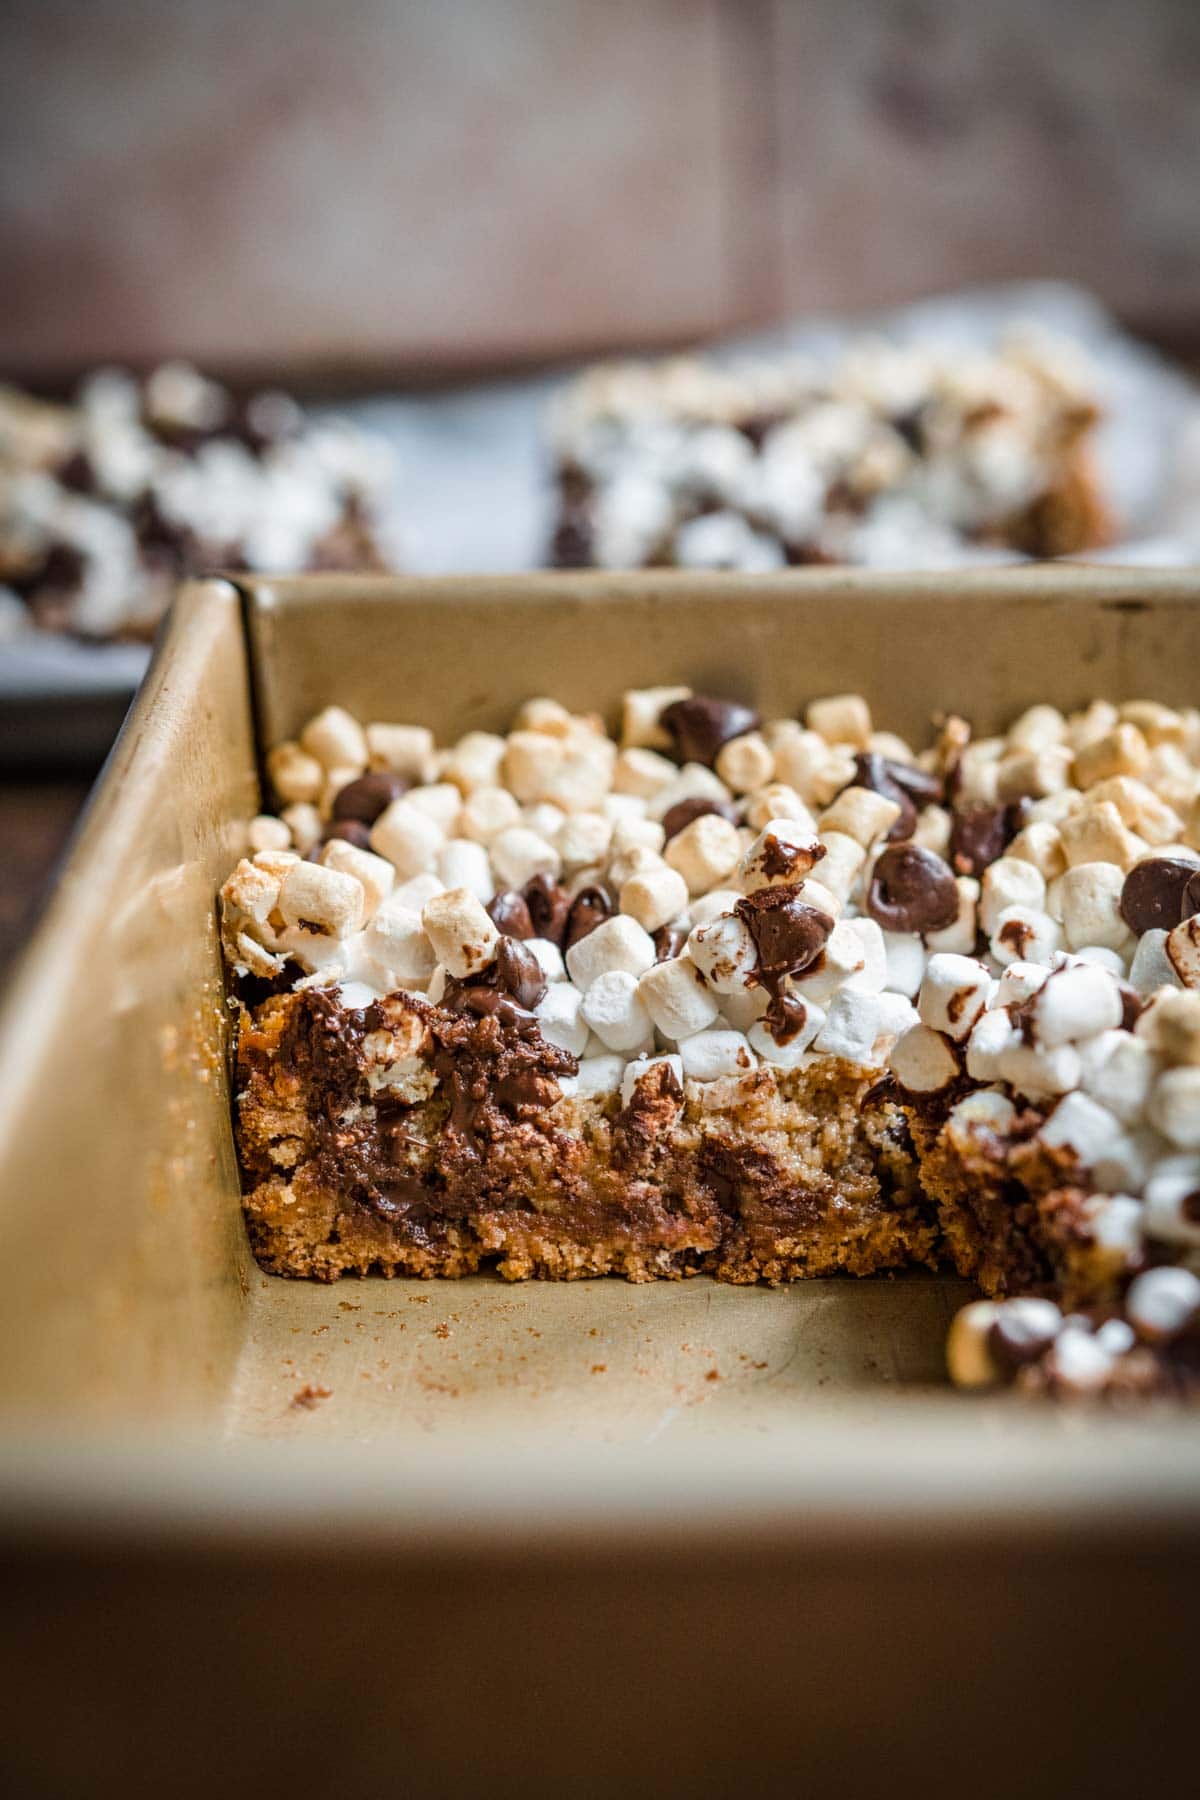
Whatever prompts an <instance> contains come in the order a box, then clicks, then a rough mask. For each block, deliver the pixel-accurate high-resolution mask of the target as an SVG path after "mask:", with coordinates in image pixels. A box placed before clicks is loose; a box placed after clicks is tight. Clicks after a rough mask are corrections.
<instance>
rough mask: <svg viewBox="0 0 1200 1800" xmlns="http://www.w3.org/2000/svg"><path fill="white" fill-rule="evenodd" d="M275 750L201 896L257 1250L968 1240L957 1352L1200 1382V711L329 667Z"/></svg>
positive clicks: (524, 1267) (312, 1255) (933, 1257)
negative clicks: (893, 719)
mask: <svg viewBox="0 0 1200 1800" xmlns="http://www.w3.org/2000/svg"><path fill="white" fill-rule="evenodd" d="M267 771H268V776H269V780H270V783H271V786H272V788H273V791H274V798H275V802H276V804H277V806H278V808H279V811H278V812H277V813H264V814H262V815H260V816H259V817H257V818H256V819H255V820H253V822H252V823H251V824H250V826H249V830H248V844H247V849H248V854H247V855H246V856H245V857H244V858H243V859H242V860H241V861H240V862H239V863H238V865H237V867H236V868H235V869H234V871H233V872H232V873H231V875H230V876H229V879H228V880H227V881H226V883H225V885H224V888H223V890H222V896H221V899H222V940H223V945H224V951H225V957H226V961H227V965H228V968H229V970H230V974H231V980H232V983H233V994H232V997H231V998H232V1004H233V1005H234V1006H235V1008H236V1011H237V1016H238V1022H239V1024H238V1045H237V1061H238V1075H237V1112H238V1118H237V1135H238V1145H239V1151H240V1156H241V1161H242V1168H243V1175H244V1203H245V1213H246V1219H247V1223H248V1228H249V1232H250V1238H251V1243H252V1245H253V1248H254V1251H255V1254H256V1256H257V1258H258V1260H259V1262H260V1263H261V1265H262V1266H263V1267H264V1268H265V1269H267V1270H270V1271H272V1272H275V1273H277V1274H284V1275H296V1276H311V1277H316V1278H318V1279H321V1280H332V1279H334V1278H336V1277H338V1276H340V1275H343V1274H359V1275H364V1274H369V1273H382V1274H385V1275H394V1274H412V1275H421V1276H437V1275H449V1276H457V1275H463V1274H467V1273H470V1272H472V1271H475V1270H478V1269H481V1268H489V1269H495V1270H497V1271H498V1272H499V1273H500V1274H501V1275H502V1276H505V1277H508V1278H512V1279H516V1278H522V1277H527V1276H537V1277H547V1278H574V1277H580V1276H591V1275H601V1274H610V1273H611V1274H620V1275H624V1276H627V1277H629V1278H631V1279H636V1280H648V1279H653V1278H656V1277H676V1278H678V1277H683V1276H688V1275H692V1274H696V1273H707V1274H710V1275H713V1276H715V1277H717V1278H718V1279H721V1280H724V1281H730V1282H754V1281H760V1280H761V1281H768V1282H781V1281H787V1280H791V1279H794V1278H797V1277H802V1276H812V1275H829V1274H834V1273H844V1274H848V1275H868V1274H874V1273H878V1272H880V1271H885V1270H896V1269H902V1268H906V1267H911V1266H914V1265H923V1266H927V1267H935V1266H937V1265H939V1264H944V1263H949V1264H952V1265H953V1267H954V1268H955V1269H956V1270H957V1271H958V1272H959V1273H960V1274H961V1275H963V1276H966V1277H969V1278H971V1279H972V1280H973V1281H975V1282H976V1283H977V1284H978V1287H979V1289H980V1291H981V1294H982V1295H983V1298H982V1299H980V1300H979V1301H976V1302H974V1303H973V1304H972V1305H970V1306H968V1307H967V1308H966V1310H965V1311H964V1312H963V1313H961V1314H960V1315H959V1317H958V1319H957V1320H956V1321H955V1324H954V1327H953V1330H952V1333H951V1338H950V1342H949V1362H950V1368H951V1372H952V1374H953V1375H954V1376H955V1378H956V1379H957V1380H958V1381H960V1382H961V1383H963V1384H966V1385H980V1384H993V1383H999V1382H1004V1381H1013V1382H1015V1383H1017V1384H1019V1385H1021V1386H1022V1387H1025V1388H1031V1389H1039V1390H1047V1391H1051V1392H1053V1393H1056V1394H1080V1393H1087V1394H1096V1393H1103V1394H1106V1395H1110V1396H1116V1395H1122V1394H1135V1393H1137V1394H1144V1393H1171V1394H1180V1393H1194V1392H1195V1391H1196V1389H1197V1386H1198V1384H1200V1279H1198V1278H1197V1274H1196V1267H1197V1266H1200V711H1192V710H1186V711H1177V710H1173V709H1170V708H1168V707H1165V706H1162V705H1159V704H1157V703H1156V702H1154V701H1152V700H1140V701H1130V702H1126V703H1124V704H1121V705H1117V704H1113V703H1110V702H1109V701H1107V700H1103V699H1098V700H1096V701H1094V702H1093V703H1092V704H1091V705H1090V706H1088V707H1087V708H1086V709H1085V710H1083V711H1080V712H1078V713H1075V714H1072V715H1071V716H1064V715H1063V714H1062V713H1061V712H1059V711H1058V710H1057V709H1055V708H1054V707H1053V706H1049V705H1035V706H1033V707H1031V708H1029V709H1028V710H1027V711H1026V712H1024V713H1023V714H1022V715H1021V716H1020V717H1019V718H1018V719H1016V720H1015V721H1014V722H1013V723H1012V725H1011V727H1010V729H1009V730H1008V732H1007V733H1006V734H1005V735H1004V736H996V737H977V736H975V735H974V734H973V732H972V729H971V726H970V724H969V722H968V721H967V720H965V719H963V718H961V717H958V716H956V715H948V716H946V717H944V718H942V719H940V720H939V721H937V722H936V724H935V727H934V730H933V735H932V741H931V742H930V743H929V744H928V745H927V746H924V747H922V748H921V749H919V750H917V749H915V748H914V747H913V746H912V745H910V744H909V743H907V742H905V741H904V740H902V739H901V738H899V737H897V736H896V735H894V734H893V733H891V732H889V731H887V730H882V729H878V728H877V727H876V724H875V722H874V721H873V719H872V717H871V714H870V711H869V708H868V706H867V703H866V702H865V701H864V700H863V698H862V697H861V696H859V695H856V694H841V695H833V696H827V697H824V698H819V699H816V700H813V701H812V702H811V703H810V704H809V705H808V706H807V708H806V709H805V710H804V712H803V715H802V717H800V716H797V717H794V718H776V719H768V720H763V719H760V718H759V717H758V715H757V714H756V713H755V712H754V711H753V709H752V708H751V707H749V706H747V705H745V704H743V703H741V702H739V701H734V700H728V699H722V698H716V697H713V696H709V695H704V694H699V693H695V692H692V691H691V690H690V689H688V688H686V687H664V688H655V689H640V690H636V691H631V692H629V693H627V694H626V695H625V697H624V702H623V708H622V716H621V720H620V723H619V729H618V730H617V732H616V734H615V735H611V736H610V735H609V732H608V731H607V730H606V725H605V721H604V720H602V719H601V718H599V717H598V716H590V715H589V716H582V715H578V714H572V713H570V712H568V711H567V710H566V709H565V708H564V707H563V706H562V705H560V704H559V703H558V702H556V701H555V700H553V699H547V698H539V699H532V700H530V701H528V702H527V703H526V704H525V705H524V706H523V707H522V708H521V709H520V711H519V713H518V715H517V717H516V718H515V719H514V720H513V723H512V728H511V730H510V731H509V732H508V733H507V735H504V736H501V735H498V734H493V733H489V732H483V731H471V732H469V733H467V735H466V736H464V737H463V738H461V739H460V740H459V741H458V742H457V743H454V744H451V745H449V746H446V747H444V748H439V747H438V746H437V745H436V744H435V743H434V740H433V737H432V734H431V733H430V732H429V731H428V730H426V729H424V728H422V727H420V726H416V725H406V724H395V723H387V722H372V723H367V724H365V725H364V724H362V723H360V722H359V721H358V720H356V719H355V718H353V717H352V716H351V715H350V714H349V713H347V712H346V711H344V710H343V709H341V708H339V707H337V706H329V707H327V708H326V709H325V710H324V711H323V712H321V713H320V714H318V715H317V716H316V717H314V718H313V719H311V720H310V722H309V723H308V725H307V726H306V727H305V729H304V730H303V732H302V733H301V735H300V738H299V741H297V742H288V743H283V744H279V745H277V746H276V747H275V748H274V749H273V750H272V751H271V752H270V753H269V754H268V757H267Z"/></svg>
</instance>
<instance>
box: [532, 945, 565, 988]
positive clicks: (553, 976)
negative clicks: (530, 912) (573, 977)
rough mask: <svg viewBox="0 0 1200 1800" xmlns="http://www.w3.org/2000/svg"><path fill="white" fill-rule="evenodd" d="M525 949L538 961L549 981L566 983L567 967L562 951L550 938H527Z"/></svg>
mask: <svg viewBox="0 0 1200 1800" xmlns="http://www.w3.org/2000/svg"><path fill="white" fill-rule="evenodd" d="M524 941H525V948H526V949H527V950H528V951H529V954H530V955H531V956H533V957H535V958H536V959H537V966H538V968H539V969H540V970H541V971H542V974H543V975H544V976H545V977H546V980H547V981H565V980H566V979H567V966H566V964H565V963H564V962H563V957H562V951H561V950H560V949H559V947H558V945H557V944H554V943H551V941H550V939H549V938H538V937H534V938H526V939H525V940H524Z"/></svg>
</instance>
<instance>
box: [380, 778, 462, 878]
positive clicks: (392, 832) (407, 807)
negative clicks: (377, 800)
mask: <svg viewBox="0 0 1200 1800" xmlns="http://www.w3.org/2000/svg"><path fill="white" fill-rule="evenodd" d="M445 841H446V834H445V832H444V831H443V830H442V828H441V826H440V825H439V824H437V822H436V821H435V820H434V819H431V818H430V817H429V815H428V814H427V813H423V812H421V810H420V809H419V808H418V807H415V806H413V805H411V804H410V802H409V800H408V798H407V796H406V795H403V796H401V798H400V799H399V800H393V801H392V803H391V805H390V806H387V807H385V808H384V810H383V811H382V812H381V813H380V815H379V817H378V818H377V819H376V821H375V823H374V825H372V827H371V848H372V850H375V851H377V852H378V853H379V855H380V856H386V857H387V859H388V861H389V862H390V863H394V864H395V868H396V873H397V875H398V876H399V877H400V879H401V881H406V880H408V878H409V877H410V876H413V875H421V874H424V873H426V872H427V871H429V870H432V869H433V868H434V867H435V865H436V863H437V859H438V852H439V851H440V850H441V847H442V845H443V844H444V843H445Z"/></svg>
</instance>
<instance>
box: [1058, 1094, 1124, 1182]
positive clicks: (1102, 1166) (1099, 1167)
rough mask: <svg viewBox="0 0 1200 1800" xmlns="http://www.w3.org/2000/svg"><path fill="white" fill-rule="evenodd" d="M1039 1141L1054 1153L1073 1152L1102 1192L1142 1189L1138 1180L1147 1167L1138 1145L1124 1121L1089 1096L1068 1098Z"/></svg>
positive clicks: (1065, 1097)
mask: <svg viewBox="0 0 1200 1800" xmlns="http://www.w3.org/2000/svg"><path fill="white" fill-rule="evenodd" d="M1038 1140H1039V1142H1040V1143H1042V1144H1044V1145H1045V1146H1046V1147H1047V1148H1048V1149H1051V1150H1069V1151H1070V1152H1071V1153H1072V1154H1073V1155H1074V1156H1075V1157H1076V1159H1077V1160H1078V1162H1079V1164H1080V1166H1081V1167H1082V1168H1084V1169H1087V1170H1089V1171H1090V1172H1091V1176H1092V1180H1093V1181H1094V1183H1095V1185H1096V1186H1097V1187H1098V1188H1099V1189H1100V1190H1101V1191H1102V1192H1108V1193H1118V1192H1119V1191H1120V1190H1121V1189H1122V1188H1128V1187H1134V1186H1139V1185H1140V1182H1139V1181H1138V1180H1137V1179H1136V1177H1137V1176H1139V1175H1140V1174H1142V1173H1143V1165H1142V1161H1141V1157H1140V1155H1139V1154H1138V1151H1137V1148H1136V1145H1135V1144H1134V1142H1133V1140H1132V1139H1131V1138H1130V1136H1129V1134H1128V1132H1127V1131H1126V1130H1125V1128H1124V1126H1123V1125H1122V1124H1121V1122H1120V1120H1119V1119H1118V1118H1116V1117H1115V1116H1114V1115H1113V1114H1112V1113H1110V1112H1109V1111H1108V1108H1107V1107H1104V1106H1100V1105H1099V1104H1098V1103H1097V1102H1096V1101H1095V1100H1093V1099H1092V1098H1091V1097H1090V1096H1089V1095H1088V1094H1082V1093H1078V1092H1076V1093H1071V1094H1066V1095H1065V1096H1064V1097H1063V1099H1061V1100H1060V1101H1059V1103H1058V1105H1057V1106H1056V1107H1055V1109H1054V1111H1053V1112H1052V1113H1051V1115H1050V1117H1049V1118H1048V1119H1047V1120H1046V1123H1045V1124H1044V1125H1043V1126H1042V1128H1041V1130H1040V1131H1039V1132H1038ZM1131 1176H1133V1177H1135V1179H1133V1180H1131V1179H1130V1177H1131Z"/></svg>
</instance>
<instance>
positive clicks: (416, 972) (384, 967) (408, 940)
mask: <svg viewBox="0 0 1200 1800" xmlns="http://www.w3.org/2000/svg"><path fill="white" fill-rule="evenodd" d="M361 948H362V954H363V956H364V957H365V958H366V959H367V961H368V962H369V964H370V965H371V966H372V968H373V969H374V970H375V971H377V972H378V973H379V974H380V975H382V976H383V977H384V978H385V979H384V981H383V984H382V985H383V986H384V987H385V988H393V987H409V986H411V985H412V984H414V983H417V984H424V983H425V982H427V981H428V980H429V978H430V976H431V975H432V974H433V970H434V965H435V964H436V962H437V958H436V957H435V955H434V953H433V945H432V944H431V943H430V941H429V937H428V935H427V933H426V931H425V927H424V926H423V925H422V923H421V918H420V914H419V913H417V912H414V911H413V910H412V909H411V908H409V907H407V906H404V905H402V904H399V903H398V901H397V897H396V895H395V894H392V895H390V896H389V898H388V899H387V900H385V901H384V903H383V905H382V906H381V907H380V909H379V911H378V912H377V913H376V914H375V917H374V918H373V919H372V920H371V923H370V924H369V925H368V926H367V929H366V931H365V932H364V933H363V938H362V946H361Z"/></svg>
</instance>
